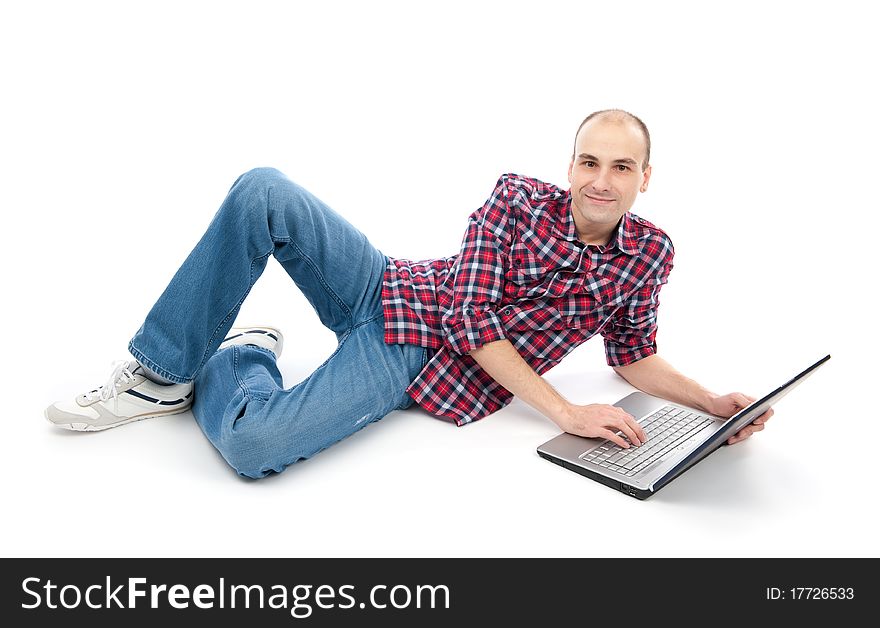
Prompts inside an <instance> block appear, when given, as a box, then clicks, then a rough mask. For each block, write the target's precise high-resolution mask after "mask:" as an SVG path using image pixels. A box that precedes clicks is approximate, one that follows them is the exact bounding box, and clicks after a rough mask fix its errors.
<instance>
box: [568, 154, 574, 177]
mask: <svg viewBox="0 0 880 628" xmlns="http://www.w3.org/2000/svg"><path fill="white" fill-rule="evenodd" d="M573 167H574V157H572V158H571V161H570V162H568V182H569V183H571V169H572V168H573Z"/></svg>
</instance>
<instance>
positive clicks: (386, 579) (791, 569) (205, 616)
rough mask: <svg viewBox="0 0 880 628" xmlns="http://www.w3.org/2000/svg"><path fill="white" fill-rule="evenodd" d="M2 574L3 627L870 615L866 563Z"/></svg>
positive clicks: (30, 562) (871, 592)
mask: <svg viewBox="0 0 880 628" xmlns="http://www.w3.org/2000/svg"><path fill="white" fill-rule="evenodd" d="M3 565H4V568H3V578H2V590H0V597H2V603H3V608H2V613H3V615H2V616H3V619H4V621H5V622H6V625H14V626H27V625H40V626H43V625H48V626H51V625H86V626H89V627H90V628H91V627H95V626H119V625H120V624H121V622H125V624H132V623H133V624H134V625H140V624H141V623H143V624H144V625H146V624H150V625H153V624H155V623H156V622H161V623H162V625H163V626H178V625H180V626H184V625H187V626H189V625H192V624H193V622H198V621H218V620H219V621H224V622H225V621H227V620H229V621H235V622H247V625H254V626H298V625H301V626H323V625H334V626H338V625H354V624H359V625H360V624H363V623H364V622H366V623H367V625H370V626H372V625H377V624H378V625H382V626H386V625H390V626H396V625H400V626H411V625H413V624H414V623H416V625H449V624H450V623H451V622H457V623H460V622H464V623H465V624H466V625H471V624H475V623H478V622H479V623H482V622H491V623H492V624H493V625H497V624H498V623H500V622H506V623H514V624H515V625H516V626H520V625H523V624H530V623H541V624H543V623H546V622H550V621H556V620H572V621H582V622H585V623H590V624H594V623H596V622H598V621H621V620H627V621H629V620H631V619H633V618H635V617H640V618H644V619H651V618H654V619H656V620H659V619H661V618H663V617H665V616H666V615H670V616H671V617H672V620H673V621H676V622H677V623H684V624H685V625H689V624H690V623H698V622H704V621H706V620H709V619H711V618H713V617H723V618H724V619H725V620H743V621H746V620H748V621H755V620H756V619H758V618H763V619H767V618H778V619H783V620H785V619H788V620H797V619H805V620H810V621H812V622H815V621H818V620H821V619H822V618H827V619H829V620H831V619H832V618H833V619H834V621H836V622H839V621H841V620H845V619H847V618H850V617H857V616H864V615H863V613H864V612H865V611H872V610H875V611H876V610H878V608H880V600H878V590H877V583H878V576H877V575H876V574H877V566H878V565H877V560H876V559H647V558H644V559H637V558H636V559H614V558H596V559H592V558H577V559H574V558H572V559H514V558H506V559H475V558H468V559H312V558H310V559H301V558H284V559H280V558H279V559H221V558H211V559H181V558H175V559H141V558H125V559H123V558H117V559H86V558H81V559H45V558H43V559H21V558H16V559H4V560H3ZM756 613H760V615H756ZM10 619H11V620H13V621H14V622H15V623H12V624H10V623H8V620H10ZM74 622H75V623H74ZM80 622H87V623H82V624H80ZM224 625H225V624H224ZM242 625H244V624H242Z"/></svg>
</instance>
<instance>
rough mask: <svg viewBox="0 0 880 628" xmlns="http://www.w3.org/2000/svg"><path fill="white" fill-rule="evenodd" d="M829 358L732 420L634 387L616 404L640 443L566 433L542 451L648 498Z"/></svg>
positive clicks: (578, 470) (615, 486)
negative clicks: (643, 436) (635, 425)
mask: <svg viewBox="0 0 880 628" xmlns="http://www.w3.org/2000/svg"><path fill="white" fill-rule="evenodd" d="M830 359H831V356H830V355H826V356H825V357H824V358H822V359H821V360H819V361H818V362H815V363H814V364H812V365H811V366H810V367H808V368H806V369H805V370H803V371H802V372H801V373H799V374H797V375H795V376H794V377H793V378H792V379H790V380H789V381H788V382H786V383H785V384H783V385H782V386H780V387H779V388H777V389H776V390H774V391H773V392H771V393H769V394H767V395H764V396H763V397H762V398H760V399H758V400H757V401H755V402H754V403H752V404H751V405H750V406H748V407H747V408H743V409H742V410H740V411H739V412H737V413H736V414H735V415H733V416H732V417H730V418H729V419H725V418H721V417H717V416H713V415H711V414H706V413H705V412H701V411H699V410H695V409H693V408H688V407H687V406H683V405H680V404H676V403H671V402H669V401H666V400H665V399H660V398H658V397H654V396H652V395H648V394H645V393H642V392H635V393H632V394H630V395H627V396H626V397H624V398H623V399H621V400H619V401H618V402H617V403H615V404H614V405H615V406H617V407H618V408H622V409H623V410H626V411H627V412H628V413H629V414H631V415H632V416H633V417H635V419H636V420H637V421H638V422H639V424H640V425H641V426H642V429H644V430H645V432H646V433H647V434H648V440H647V441H646V442H645V443H643V444H642V445H641V446H639V447H630V448H629V449H623V448H622V447H620V446H619V445H616V444H614V443H612V442H611V441H609V440H606V439H598V438H585V437H583V436H575V435H574V434H568V433H562V434H560V435H559V436H557V437H556V438H553V439H551V440H549V441H547V442H546V443H544V444H543V445H541V446H540V447H538V455H540V456H541V457H542V458H545V459H546V460H549V461H550V462H554V463H556V464H558V465H559V466H561V467H564V468H566V469H568V470H570V471H574V472H575V473H580V474H581V475H584V476H586V477H588V478H590V479H591V480H596V481H597V482H601V483H602V484H604V485H606V486H610V487H611V488H613V489H616V490H619V491H621V492H623V493H626V494H627V495H630V496H632V497H635V498H637V499H646V498H648V497H650V496H651V495H653V494H654V493H656V492H657V491H659V490H660V489H661V488H663V487H664V486H666V485H667V484H669V483H670V482H671V481H672V480H674V479H675V478H677V477H678V476H680V475H681V474H682V473H684V472H685V471H687V470H688V469H690V468H691V467H692V466H694V465H695V464H697V463H698V462H700V460H702V459H703V458H705V457H706V456H708V455H709V454H711V453H712V452H713V451H715V450H716V449H718V448H719V447H721V446H722V445H723V444H724V443H725V441H726V440H727V439H728V438H730V437H731V436H733V435H734V434H736V433H737V432H738V431H739V430H740V429H742V428H743V427H745V426H746V425H748V424H749V423H751V422H752V421H754V420H755V419H757V418H758V417H759V416H761V415H762V414H764V412H766V411H767V409H768V408H770V407H771V406H772V405H773V404H775V403H776V402H777V401H779V400H780V399H782V398H783V397H784V396H785V395H787V394H788V393H789V392H791V391H792V390H794V388H795V387H797V386H798V385H799V384H800V383H801V382H803V381H804V380H805V379H807V378H808V377H809V376H810V375H812V374H813V373H815V372H816V370H817V369H818V368H819V367H820V366H822V365H823V364H825V363H826V362H827V361H828V360H830Z"/></svg>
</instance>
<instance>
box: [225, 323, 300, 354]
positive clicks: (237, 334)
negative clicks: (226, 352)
mask: <svg viewBox="0 0 880 628" xmlns="http://www.w3.org/2000/svg"><path fill="white" fill-rule="evenodd" d="M232 345H256V346H258V347H262V348H263V349H268V350H269V351H271V352H272V353H274V354H275V357H276V358H280V357H281V349H282V348H283V347H284V336H282V335H281V332H280V331H279V330H277V329H275V328H274V327H233V328H232V329H230V330H229V335H227V336H226V339H225V340H224V341H223V342H221V343H220V348H219V349H218V351H219V350H220V349H225V348H226V347H229V346H232Z"/></svg>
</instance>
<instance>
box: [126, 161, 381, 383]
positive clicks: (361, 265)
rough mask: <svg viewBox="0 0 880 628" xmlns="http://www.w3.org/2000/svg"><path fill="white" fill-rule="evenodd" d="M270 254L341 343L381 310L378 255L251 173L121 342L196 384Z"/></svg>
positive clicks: (337, 222)
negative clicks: (137, 325)
mask: <svg viewBox="0 0 880 628" xmlns="http://www.w3.org/2000/svg"><path fill="white" fill-rule="evenodd" d="M270 255H274V256H275V257H276V258H277V259H278V261H279V262H280V263H281V265H282V266H283V267H284V269H285V271H287V273H288V274H289V275H290V276H291V278H292V279H293V280H294V282H296V284H297V285H298V286H299V288H300V289H301V290H302V292H303V293H304V294H305V296H306V298H307V299H308V300H309V302H310V303H311V304H312V306H313V307H314V308H315V311H316V312H317V313H318V316H319V317H320V319H321V321H322V322H323V323H324V325H326V326H327V327H329V328H330V329H332V330H333V331H334V332H336V335H337V338H341V337H342V336H343V335H344V334H345V333H346V332H347V331H348V330H349V329H351V328H352V327H353V326H354V325H356V324H357V323H359V322H361V321H363V320H366V319H368V318H370V317H372V316H375V315H376V313H377V308H381V304H380V298H381V289H382V274H383V272H384V269H385V264H386V263H387V258H385V256H384V255H382V253H380V252H379V251H378V250H377V249H376V248H375V247H373V246H372V245H371V244H370V243H369V241H368V240H367V238H366V237H365V236H364V235H363V234H362V233H361V232H360V231H358V230H357V229H355V228H354V227H353V226H352V225H351V224H349V223H348V222H347V221H346V220H345V219H344V218H342V217H341V216H340V215H339V214H337V213H336V212H334V211H333V210H332V209H331V208H329V207H328V206H327V205H326V204H324V203H323V202H321V201H320V200H319V199H317V198H316V197H315V196H314V195H312V194H311V193H309V192H308V191H307V190H305V189H304V188H302V187H301V186H299V185H297V184H295V183H293V182H292V181H291V180H290V179H288V178H287V177H286V176H284V175H283V174H282V173H281V172H279V171H278V170H275V169H273V168H256V169H254V170H251V171H249V172H247V173H245V174H243V175H241V176H240V177H239V178H238V179H237V180H236V182H235V183H234V184H233V186H232V188H231V189H230V190H229V193H228V194H227V197H226V199H225V200H224V202H223V204H222V205H221V207H220V209H219V210H218V211H217V213H216V215H215V216H214V218H213V220H212V221H211V224H210V225H209V226H208V229H207V231H206V232H205V234H204V235H203V236H202V238H201V240H200V241H199V242H198V244H197V245H196V247H195V248H194V249H193V251H192V252H191V253H190V255H189V256H188V257H187V259H186V260H185V261H184V263H183V265H182V266H181V267H180V269H179V270H178V271H177V273H176V274H175V275H174V277H173V278H172V280H171V282H170V283H169V285H168V287H167V288H166V289H165V291H164V292H163V293H162V295H161V296H160V297H159V299H158V300H157V301H156V304H155V305H154V306H153V308H152V309H151V310H150V312H149V313H148V314H147V317H146V320H145V321H144V323H143V325H142V326H141V328H140V329H139V330H138V331H137V332H136V333H135V335H134V337H133V338H132V339H131V341H130V342H129V351H130V352H131V354H132V355H134V357H135V358H137V359H138V361H140V362H141V363H142V364H144V365H145V366H147V367H149V368H150V369H152V370H153V371H155V372H156V373H157V374H159V375H161V376H162V377H164V378H166V379H169V380H171V381H173V382H187V381H192V380H193V379H195V377H196V375H197V374H198V372H199V370H200V369H201V368H202V367H203V366H204V364H205V362H206V361H207V360H208V358H210V357H211V355H213V353H214V352H215V351H216V350H217V347H218V346H219V345H220V343H221V342H222V341H223V338H224V337H225V336H226V333H227V332H228V331H229V328H230V327H232V324H233V322H234V320H235V316H236V315H237V313H238V311H239V309H240V307H241V304H242V302H243V301H244V299H245V297H246V296H247V295H248V293H249V292H250V289H251V287H252V286H253V285H254V283H255V282H256V281H257V279H258V278H259V277H260V275H261V274H262V272H263V270H264V268H265V266H266V262H267V260H268V258H269V256H270Z"/></svg>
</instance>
